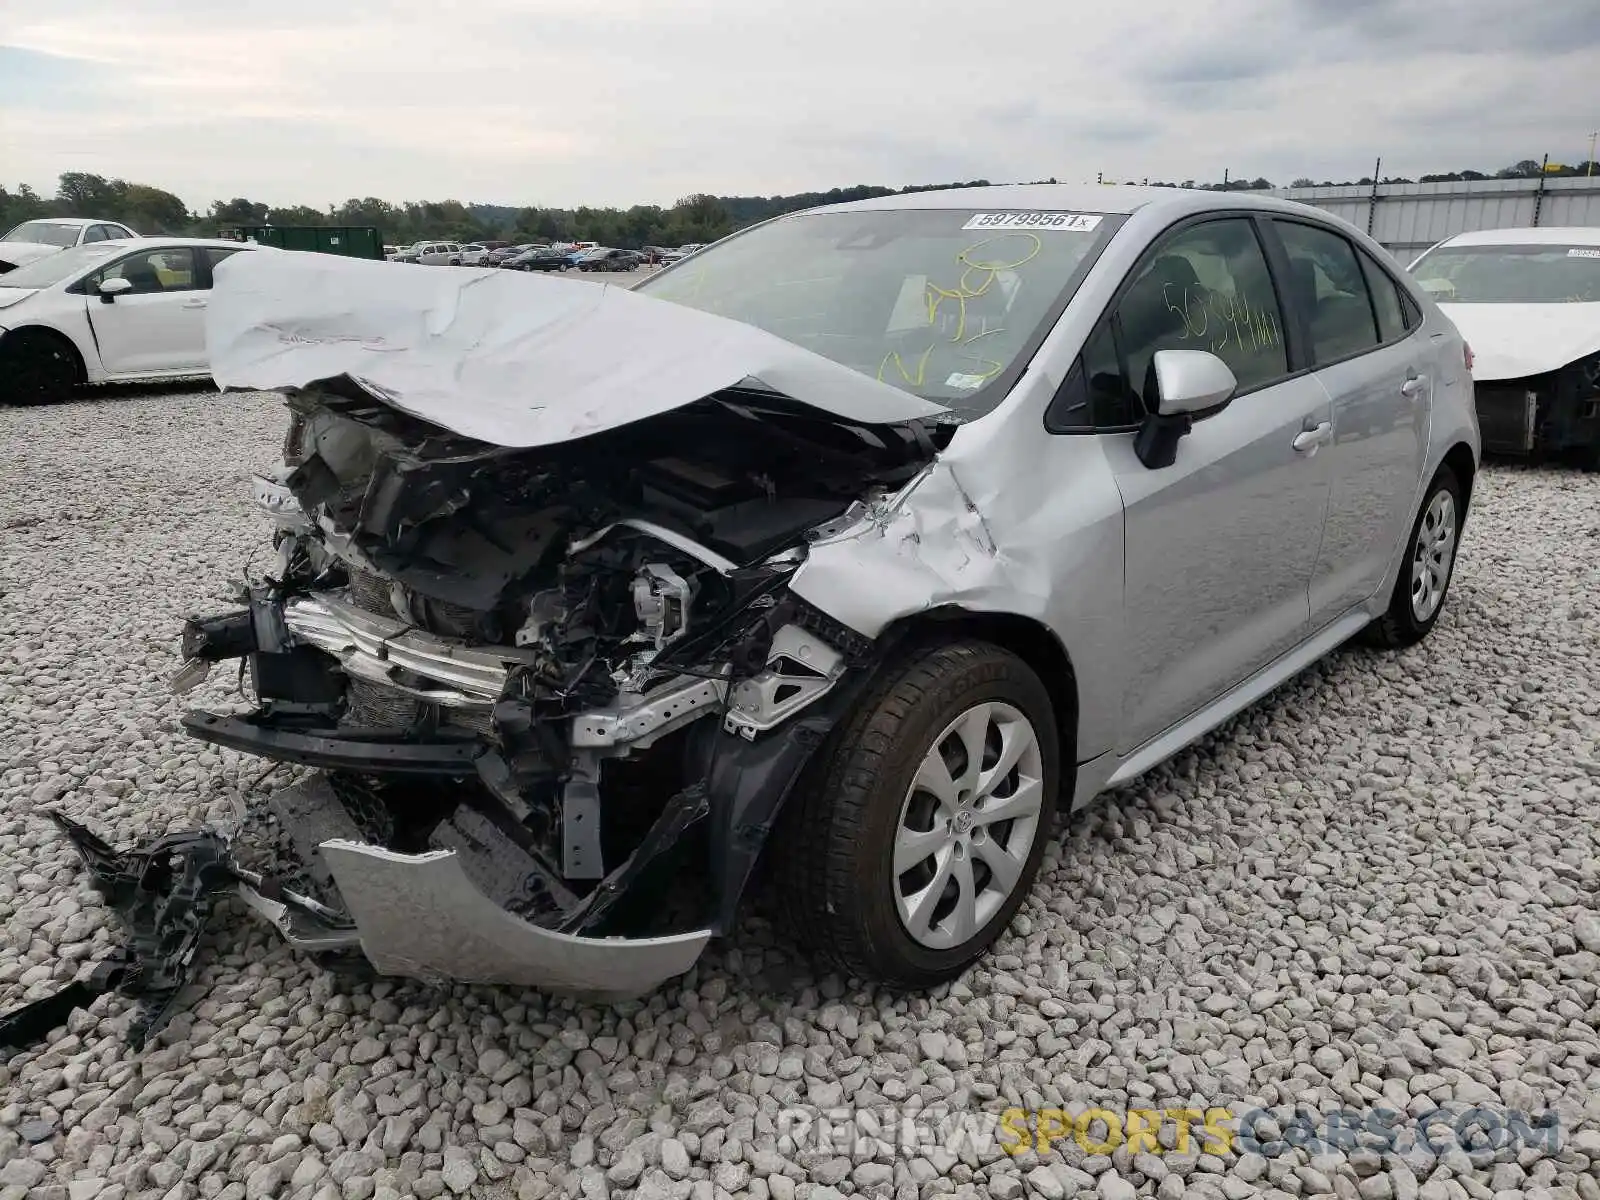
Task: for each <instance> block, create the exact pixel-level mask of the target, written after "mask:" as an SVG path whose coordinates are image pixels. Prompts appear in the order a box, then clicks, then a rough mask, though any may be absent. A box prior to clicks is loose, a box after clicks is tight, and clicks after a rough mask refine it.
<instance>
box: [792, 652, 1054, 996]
mask: <svg viewBox="0 0 1600 1200" xmlns="http://www.w3.org/2000/svg"><path fill="white" fill-rule="evenodd" d="M1059 756H1060V750H1059V745H1058V739H1057V735H1056V718H1055V712H1054V710H1053V708H1052V706H1051V702H1050V695H1049V692H1048V691H1047V690H1046V689H1045V687H1044V685H1043V684H1042V683H1041V682H1040V681H1039V678H1038V676H1036V675H1035V674H1034V673H1033V671H1031V670H1030V669H1029V668H1028V666H1027V664H1025V663H1024V662H1023V661H1022V660H1021V659H1019V658H1017V657H1016V656H1015V655H1013V654H1011V653H1010V652H1008V651H1006V650H1003V649H1001V648H999V647H998V646H994V645H990V644H988V643H985V642H975V641H968V642H954V643H948V644H944V645H935V646H932V647H927V648H924V649H923V650H921V651H920V652H919V653H917V654H916V656H915V657H912V658H909V659H906V660H904V661H902V662H901V663H900V664H899V665H898V666H895V667H892V668H890V669H888V670H887V671H886V673H885V675H884V677H883V678H882V679H881V680H880V681H879V682H878V683H877V685H876V686H875V687H874V688H873V689H872V690H871V691H870V692H869V693H868V694H867V695H866V696H865V697H864V698H863V699H862V700H861V701H860V702H859V704H858V705H857V706H856V708H855V710H854V711H853V712H852V714H851V715H850V716H849V717H848V718H846V720H845V722H844V723H843V725H841V727H840V728H839V729H838V730H837V731H836V732H835V734H834V735H833V737H832V738H830V740H829V742H828V744H827V745H826V746H825V747H824V748H823V749H822V750H821V751H819V754H818V758H817V761H816V762H815V763H814V764H813V765H812V767H811V769H809V770H808V771H807V773H806V777H805V778H803V779H802V780H801V781H800V782H799V791H798V792H797V794H796V796H795V797H794V802H793V803H792V804H791V805H790V807H789V809H788V811H787V812H786V814H785V830H784V831H783V833H782V834H781V835H780V836H779V837H778V839H777V840H776V841H775V842H774V843H773V844H774V846H775V848H780V849H778V853H779V855H780V857H779V859H778V861H777V862H776V863H775V864H774V867H775V871H774V876H775V882H776V883H777V886H778V888H779V893H780V897H781V908H782V910H783V912H784V913H785V914H786V916H787V919H788V921H789V923H790V925H791V927H792V930H793V932H794V934H795V935H796V937H797V939H798V940H800V941H801V942H803V943H804V944H806V945H807V946H809V947H810V948H811V949H812V950H813V951H814V952H815V953H816V955H817V956H818V957H819V958H820V959H822V960H824V961H826V962H828V963H830V964H831V965H833V966H835V967H837V968H838V969H840V970H841V971H843V972H845V973H847V974H850V975H854V976H856V977H857V978H861V979H867V980H875V981H879V982H882V983H884V984H887V985H889V986H891V987H900V988H925V987H930V986H933V985H935V984H938V983H941V982H944V981H946V980H949V979H953V978H955V977H956V976H957V975H959V974H960V973H961V972H962V971H963V970H965V969H966V967H967V966H968V965H969V964H971V963H972V961H973V960H974V959H976V958H977V957H978V956H979V955H981V954H982V953H983V952H984V951H985V950H987V949H988V948H989V946H990V945H991V944H992V943H993V942H994V940H995V939H996V938H997V937H999V935H1000V933H1001V932H1002V931H1003V930H1004V929H1005V928H1006V926H1007V925H1009V924H1010V922H1011V919H1012V917H1013V916H1014V915H1015V914H1016V911H1017V909H1018V908H1019V907H1020V906H1021V904H1022V902H1023V900H1024V898H1025V897H1026V896H1027V893H1028V889H1029V887H1030V886H1031V885H1032V883H1033V880H1034V877H1035V875H1037V874H1038V870H1039V860H1040V858H1041V857H1042V856H1043V853H1044V845H1045V840H1046V838H1047V837H1048V836H1049V835H1050V828H1049V826H1050V819H1051V815H1052V813H1053V812H1054V807H1055V805H1054V799H1055V793H1056V787H1057V781H1058V777H1059V770H1060V763H1059Z"/></svg>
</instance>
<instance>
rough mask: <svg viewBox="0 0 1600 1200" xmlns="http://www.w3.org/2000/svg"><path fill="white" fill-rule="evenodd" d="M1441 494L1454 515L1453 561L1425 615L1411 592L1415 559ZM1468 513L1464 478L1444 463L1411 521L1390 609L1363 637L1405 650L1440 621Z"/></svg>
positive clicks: (1392, 648) (1445, 572) (1450, 562)
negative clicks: (1435, 600) (1459, 478)
mask: <svg viewBox="0 0 1600 1200" xmlns="http://www.w3.org/2000/svg"><path fill="white" fill-rule="evenodd" d="M1441 494H1444V495H1447V496H1448V497H1449V505H1450V512H1451V519H1452V533H1451V535H1450V538H1451V541H1450V555H1449V559H1450V561H1449V563H1448V564H1447V565H1446V567H1445V569H1444V581H1443V586H1442V587H1441V588H1440V590H1439V595H1438V600H1437V602H1436V603H1433V604H1432V606H1431V607H1427V606H1424V608H1425V610H1426V611H1425V615H1419V613H1418V604H1417V602H1416V600H1415V598H1414V597H1413V594H1412V592H1413V587H1414V586H1415V582H1416V563H1417V558H1418V555H1419V553H1420V550H1419V544H1418V543H1419V539H1421V538H1422V536H1423V527H1424V525H1425V523H1427V522H1428V521H1429V520H1430V513H1431V512H1432V511H1433V509H1434V505H1435V504H1436V503H1438V501H1439V497H1440V495H1441ZM1466 515H1467V510H1466V504H1465V501H1464V498H1463V492H1462V489H1461V481H1460V480H1458V479H1457V478H1456V474H1455V472H1454V471H1452V470H1451V469H1450V468H1449V467H1445V466H1441V467H1440V468H1439V470H1438V473H1437V474H1435V475H1434V477H1433V480H1432V482H1430V483H1429V484H1428V487H1427V490H1426V491H1425V492H1423V494H1422V505H1421V507H1420V508H1418V510H1417V516H1416V520H1414V521H1413V522H1412V523H1411V536H1410V537H1409V538H1407V539H1406V554H1405V558H1404V559H1403V560H1402V561H1401V564H1400V573H1399V578H1397V579H1396V580H1395V581H1394V591H1393V592H1392V593H1390V596H1389V608H1388V611H1386V612H1385V613H1384V614H1383V616H1381V617H1379V618H1378V619H1377V620H1376V621H1374V622H1373V623H1372V624H1371V625H1368V626H1367V628H1366V630H1365V631H1364V634H1363V637H1364V640H1365V641H1366V642H1367V643H1368V644H1369V645H1373V646H1379V647H1382V648H1384V649H1388V650H1403V649H1404V648H1405V647H1407V646H1414V645H1416V644H1417V643H1418V642H1420V641H1421V640H1422V639H1423V638H1425V637H1427V636H1428V634H1429V633H1430V632H1432V630H1433V627H1434V626H1435V625H1436V624H1438V622H1439V614H1440V613H1442V612H1444V606H1445V602H1446V601H1447V600H1448V599H1449V598H1450V581H1451V579H1453V578H1454V577H1455V567H1456V554H1457V552H1458V551H1459V550H1460V547H1461V526H1462V522H1463V521H1464V520H1465V518H1466Z"/></svg>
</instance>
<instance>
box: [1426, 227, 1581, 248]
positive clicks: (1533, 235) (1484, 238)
mask: <svg viewBox="0 0 1600 1200" xmlns="http://www.w3.org/2000/svg"><path fill="white" fill-rule="evenodd" d="M1440 245H1442V246H1551V245H1556V246H1600V227H1593V226H1590V227H1585V226H1581V225H1571V226H1560V225H1547V226H1544V227H1543V228H1541V229H1477V230H1474V231H1473V232H1471V233H1458V234H1456V235H1455V236H1454V237H1450V238H1446V239H1445V240H1444V241H1443V242H1442V243H1440Z"/></svg>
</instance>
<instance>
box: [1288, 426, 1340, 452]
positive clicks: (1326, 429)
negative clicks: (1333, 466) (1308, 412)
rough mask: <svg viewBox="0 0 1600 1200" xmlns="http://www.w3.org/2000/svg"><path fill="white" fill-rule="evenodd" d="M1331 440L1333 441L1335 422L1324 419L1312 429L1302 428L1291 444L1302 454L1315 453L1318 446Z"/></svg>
mask: <svg viewBox="0 0 1600 1200" xmlns="http://www.w3.org/2000/svg"><path fill="white" fill-rule="evenodd" d="M1331 441H1333V422H1332V421H1323V422H1321V423H1320V424H1317V425H1313V426H1312V427H1311V428H1310V429H1302V430H1301V431H1300V432H1299V433H1297V434H1295V435H1294V441H1292V442H1290V443H1289V444H1290V445H1291V446H1293V447H1294V448H1295V449H1296V450H1298V451H1300V453H1301V454H1314V453H1316V450H1317V447H1318V446H1324V445H1326V444H1327V443H1329V442H1331Z"/></svg>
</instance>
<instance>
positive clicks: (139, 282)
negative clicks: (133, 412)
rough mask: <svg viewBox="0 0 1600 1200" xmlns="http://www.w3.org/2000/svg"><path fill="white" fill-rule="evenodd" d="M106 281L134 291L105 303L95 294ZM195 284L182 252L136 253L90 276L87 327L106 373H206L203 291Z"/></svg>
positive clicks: (190, 262)
mask: <svg viewBox="0 0 1600 1200" xmlns="http://www.w3.org/2000/svg"><path fill="white" fill-rule="evenodd" d="M106 279H126V280H127V281H128V282H129V283H131V284H132V285H133V287H132V289H131V290H130V291H126V292H123V293H122V294H121V295H119V296H117V297H116V298H115V299H114V300H112V301H110V302H109V303H107V302H106V301H105V299H104V298H103V297H101V296H100V295H99V293H98V288H99V285H100V283H101V282H102V281H103V280H106ZM200 283H201V279H200V273H199V272H198V271H197V270H196V269H195V262H194V252H193V251H192V250H190V249H189V248H187V247H178V248H175V249H174V248H167V249H161V250H140V251H139V252H137V253H135V254H128V255H124V256H123V257H122V258H120V259H118V260H117V261H116V262H114V263H112V264H111V265H110V266H107V267H105V268H104V269H103V270H101V271H99V272H98V273H96V274H95V275H94V276H93V277H91V279H90V281H89V287H88V292H89V295H88V297H87V300H86V303H87V304H88V309H89V324H90V326H91V327H92V328H93V330H94V339H95V343H96V345H98V347H99V349H100V361H101V363H103V364H104V365H105V369H106V370H107V372H109V373H110V374H113V375H142V374H151V375H159V374H164V373H170V372H177V371H189V370H192V371H203V370H205V365H206V336H205V310H206V292H205V290H204V289H203V288H202V287H201V286H200Z"/></svg>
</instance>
